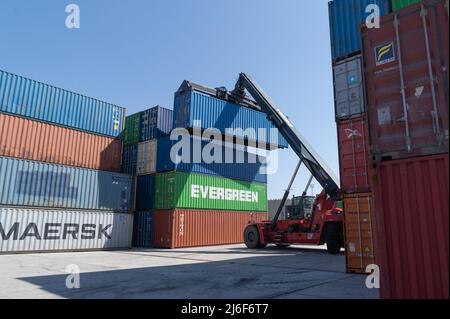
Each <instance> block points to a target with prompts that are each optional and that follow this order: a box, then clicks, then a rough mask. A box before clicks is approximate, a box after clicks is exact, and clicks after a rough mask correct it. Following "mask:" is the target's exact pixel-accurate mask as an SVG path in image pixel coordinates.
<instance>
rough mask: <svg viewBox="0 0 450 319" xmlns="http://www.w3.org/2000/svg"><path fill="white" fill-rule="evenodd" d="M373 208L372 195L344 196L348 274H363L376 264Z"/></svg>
mask: <svg viewBox="0 0 450 319" xmlns="http://www.w3.org/2000/svg"><path fill="white" fill-rule="evenodd" d="M372 207H373V203H372V193H358V194H351V195H344V229H345V259H346V270H347V272H354V273H360V274H363V273H366V267H367V266H368V265H373V264H376V260H375V256H376V254H375V238H374V227H373V225H372V219H373V216H372V214H373V213H372V210H373V208H372Z"/></svg>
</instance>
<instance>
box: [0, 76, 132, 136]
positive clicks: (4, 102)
mask: <svg viewBox="0 0 450 319" xmlns="http://www.w3.org/2000/svg"><path fill="white" fill-rule="evenodd" d="M0 112H5V113H10V114H16V115H20V116H24V117H28V118H34V119H38V120H42V121H45V122H51V123H55V124H58V125H62V126H66V127H70V128H75V129H79V130H83V131H88V132H93V133H97V134H101V135H108V136H114V137H115V136H118V135H119V134H121V133H122V130H123V125H124V116H125V108H123V107H119V106H117V105H114V104H111V103H107V102H103V101H100V100H97V99H94V98H91V97H87V96H84V95H81V94H78V93H74V92H70V91H67V90H64V89H60V88H57V87H54V86H51V85H48V84H44V83H41V82H38V81H34V80H31V79H27V78H25V77H22V76H19V75H15V74H12V73H8V72H5V71H1V70H0Z"/></svg>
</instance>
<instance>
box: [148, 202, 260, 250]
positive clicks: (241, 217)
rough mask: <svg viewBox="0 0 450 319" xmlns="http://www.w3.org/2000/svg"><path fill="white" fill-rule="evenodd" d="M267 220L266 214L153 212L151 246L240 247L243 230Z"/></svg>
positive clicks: (208, 211) (191, 211)
mask: <svg viewBox="0 0 450 319" xmlns="http://www.w3.org/2000/svg"><path fill="white" fill-rule="evenodd" d="M267 218H268V215H267V213H260V212H258V213H252V212H236V211H217V210H181V209H175V210H155V211H154V212H153V220H152V241H153V246H154V247H160V248H180V247H195V246H211V245H227V244H237V243H243V242H244V239H243V234H244V229H245V227H246V226H247V225H248V224H249V223H251V222H260V221H263V220H267Z"/></svg>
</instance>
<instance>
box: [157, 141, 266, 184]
mask: <svg viewBox="0 0 450 319" xmlns="http://www.w3.org/2000/svg"><path fill="white" fill-rule="evenodd" d="M183 138H185V137H183ZM177 142H178V141H171V140H170V138H169V137H166V138H162V139H159V140H158V147H157V149H158V152H156V150H155V151H154V153H153V154H152V155H153V156H154V157H156V158H157V160H156V163H157V164H156V171H158V172H164V171H173V170H176V171H182V172H192V173H200V174H208V175H213V176H219V177H224V178H230V179H238V180H242V181H248V182H259V183H267V174H265V164H261V163H265V160H266V158H265V157H263V156H260V157H259V158H258V157H256V156H253V155H254V154H253V155H252V154H251V153H249V152H248V151H247V150H246V149H245V148H244V147H243V146H240V145H235V144H233V146H228V145H224V144H219V145H220V146H219V147H217V144H215V145H216V146H215V151H216V150H217V149H219V150H220V151H218V152H221V155H218V156H220V158H221V161H222V163H216V162H213V163H206V162H205V160H204V159H203V158H201V159H200V160H199V161H197V162H198V163H194V158H195V157H194V150H195V146H194V144H195V143H198V145H199V146H200V149H201V150H204V149H205V148H204V147H205V146H206V145H208V143H209V142H210V141H204V140H203V141H202V140H200V139H197V138H192V137H190V141H189V144H190V145H189V149H188V150H187V151H188V152H189V154H190V155H189V162H188V163H185V162H181V159H182V155H184V152H187V151H186V150H180V151H179V153H178V154H176V155H178V157H176V158H175V157H174V160H177V159H179V160H180V163H177V164H175V163H174V161H173V160H172V158H171V156H172V155H171V150H172V147H173V146H174V144H176V143H177ZM200 143H201V144H200ZM209 145H212V144H209ZM201 150H200V151H201ZM226 154H230V156H232V161H233V162H234V163H226V159H227V157H226ZM217 158H219V157H217ZM237 159H241V163H236V162H237ZM252 161H253V162H254V163H252Z"/></svg>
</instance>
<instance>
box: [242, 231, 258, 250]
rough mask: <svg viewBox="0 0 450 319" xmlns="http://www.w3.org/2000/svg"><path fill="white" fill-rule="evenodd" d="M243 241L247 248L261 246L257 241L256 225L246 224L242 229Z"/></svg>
mask: <svg viewBox="0 0 450 319" xmlns="http://www.w3.org/2000/svg"><path fill="white" fill-rule="evenodd" d="M244 243H245V246H247V248H250V249H256V248H262V247H261V244H260V243H259V232H258V228H256V226H247V227H246V228H245V230H244Z"/></svg>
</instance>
